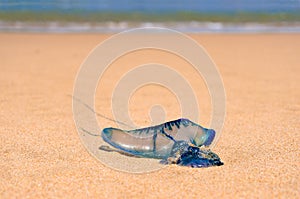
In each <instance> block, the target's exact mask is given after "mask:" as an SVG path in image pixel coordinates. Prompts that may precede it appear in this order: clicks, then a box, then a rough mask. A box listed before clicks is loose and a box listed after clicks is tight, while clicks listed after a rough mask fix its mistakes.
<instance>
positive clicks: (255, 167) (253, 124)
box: [0, 34, 300, 198]
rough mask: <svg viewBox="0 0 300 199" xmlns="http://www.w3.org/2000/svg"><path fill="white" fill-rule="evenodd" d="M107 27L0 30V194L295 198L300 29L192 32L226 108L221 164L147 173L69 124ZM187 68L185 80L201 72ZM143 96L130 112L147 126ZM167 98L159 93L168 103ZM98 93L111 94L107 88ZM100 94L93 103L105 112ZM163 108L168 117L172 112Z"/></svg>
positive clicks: (299, 177)
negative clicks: (101, 153) (88, 142)
mask: <svg viewBox="0 0 300 199" xmlns="http://www.w3.org/2000/svg"><path fill="white" fill-rule="evenodd" d="M108 36H109V35H98V34H84V35H81V34H0V44H1V45H0V69H1V73H0V88H1V89H0V91H1V95H0V102H1V103H0V110H1V111H0V132H1V134H0V136H1V142H0V179H1V180H0V198H15V197H18V198H23V197H24V198H25V197H28V198H29V197H30V198H32V197H58V198H73V197H76V198H87V197H92V198H95V197H97V198H102V197H103V198H110V197H112V198H115V197H119V198H131V197H134V198H144V197H146V196H147V198H165V197H168V198H182V197H186V198H211V197H212V198H217V197H226V198H232V197H237V198H240V197H244V198H245V197H247V198H274V197H282V198H297V197H299V195H300V182H299V181H300V174H299V170H300V150H299V145H300V123H299V119H300V34H212V35H202V34H198V35H191V36H192V37H193V38H194V39H196V40H197V41H198V42H199V43H201V44H202V45H203V46H204V47H205V48H206V50H207V51H208V52H209V54H210V55H211V57H212V58H213V60H214V61H215V62H216V64H217V65H218V67H219V70H220V73H221V75H222V78H223V81H224V86H225V89H226V95H227V101H226V103H227V107H226V108H227V115H226V121H225V124H224V128H223V131H222V134H221V137H220V139H219V141H218V143H217V145H216V147H215V148H214V151H215V152H216V153H218V154H219V155H220V157H221V158H222V160H223V161H224V163H225V165H223V166H221V167H212V168H208V169H191V168H185V167H179V166H176V165H172V166H167V167H166V168H164V169H162V170H159V171H157V172H152V173H146V174H130V173H124V172H119V171H116V170H113V169H110V168H108V167H106V166H104V165H102V164H101V163H100V162H99V161H98V160H97V159H95V158H94V157H92V156H91V155H90V154H89V153H88V152H87V150H86V149H85V148H84V146H83V145H82V143H81V141H80V139H79V136H78V134H77V130H76V128H75V125H74V121H73V115H72V99H71V98H70V97H69V96H68V95H69V94H72V89H73V83H74V80H75V77H76V73H77V70H78V69H79V67H80V64H81V63H82V62H83V60H84V59H85V58H86V56H87V55H88V53H89V52H90V51H91V50H92V49H93V48H94V47H95V46H96V45H97V44H98V43H99V42H101V41H103V40H104V39H105V38H107V37H108ZM149 54H151V52H149V53H145V56H144V59H146V60H147V57H148V55H149ZM162 57H163V59H164V60H165V62H166V63H168V61H169V60H170V59H169V58H168V56H167V55H166V56H162ZM128 60H131V61H132V62H130V61H128ZM128 60H127V61H125V62H126V63H127V64H128V65H133V64H135V62H134V60H135V59H128ZM176 63H178V62H177V61H175V60H173V64H174V65H176ZM168 64H169V65H172V62H170V63H168ZM179 65H180V64H179ZM125 68H126V67H125ZM190 75H191V76H190V80H191V81H193V78H197V77H193V76H192V73H190ZM116 76H117V75H116ZM111 77H113V76H108V79H109V78H111ZM153 90H154V91H153V92H155V89H153ZM162 92H164V91H162ZM140 95H141V96H143V95H144V98H143V99H144V100H141V99H139V98H138V97H136V98H135V99H133V102H134V105H136V106H139V107H142V108H140V109H137V108H135V109H134V106H133V113H132V116H133V117H134V118H135V120H136V122H137V123H139V124H141V125H147V119H148V118H146V117H145V116H144V115H145V112H144V111H142V110H144V108H147V106H150V105H151V103H153V102H155V101H151V100H153V99H152V98H151V95H150V96H148V98H149V101H148V102H147V103H149V104H147V103H146V105H145V104H143V103H142V102H143V101H147V100H145V99H147V96H146V95H145V94H143V92H142V91H140ZM166 95H167V94H166ZM204 95H206V94H204ZM97 96H98V92H97ZM200 97H201V96H200ZM99 98H100V97H99ZM97 99H98V98H97ZM172 99H173V98H172V97H166V98H163V99H161V98H159V100H160V103H162V104H166V106H171V107H172V106H173V105H176V100H175V101H174V100H173V101H172ZM99 100H100V101H101V103H104V105H105V103H109V98H107V97H106V98H100V99H99ZM134 100H135V101H134ZM101 103H100V102H99V103H98V104H97V105H96V108H97V111H100V112H101V113H104V114H108V115H109V114H110V113H109V107H107V106H104V105H103V104H101ZM203 103H204V104H205V103H207V101H206V102H205V100H204V102H203ZM103 107H104V108H103ZM203 107H204V108H203V109H204V113H205V114H204V115H207V113H208V114H209V113H210V109H209V108H207V106H205V105H204V106H203ZM134 110H135V111H134ZM168 114H169V115H168V116H167V118H173V117H176V114H177V112H176V111H175V112H174V113H169V112H168ZM203 120H204V121H203V123H204V124H206V123H207V118H205V117H204V119H203ZM107 125H110V124H109V122H107Z"/></svg>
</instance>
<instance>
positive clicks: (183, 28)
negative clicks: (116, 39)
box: [0, 21, 300, 33]
mask: <svg viewBox="0 0 300 199" xmlns="http://www.w3.org/2000/svg"><path fill="white" fill-rule="evenodd" d="M149 27H161V28H170V29H174V30H177V31H180V32H185V33H300V22H272V23H256V22H255V23H254V22H247V23H228V22H197V21H191V22H127V21H123V22H101V23H95V22H57V21H52V22H21V21H16V22H6V21H0V32H18V33H22V32H34V33H116V32H120V31H125V30H127V29H132V28H149Z"/></svg>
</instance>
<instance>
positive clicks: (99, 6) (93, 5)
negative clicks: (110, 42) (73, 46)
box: [0, 0, 300, 32]
mask: <svg viewBox="0 0 300 199" xmlns="http://www.w3.org/2000/svg"><path fill="white" fill-rule="evenodd" d="M152 26H159V27H167V28H173V29H177V30H179V31H184V32H300V0H82V1H80V0H43V1H42V0H25V1H20V0H0V31H1V32H18V31H22V32H118V31H122V30H125V29H127V28H134V27H152Z"/></svg>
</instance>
